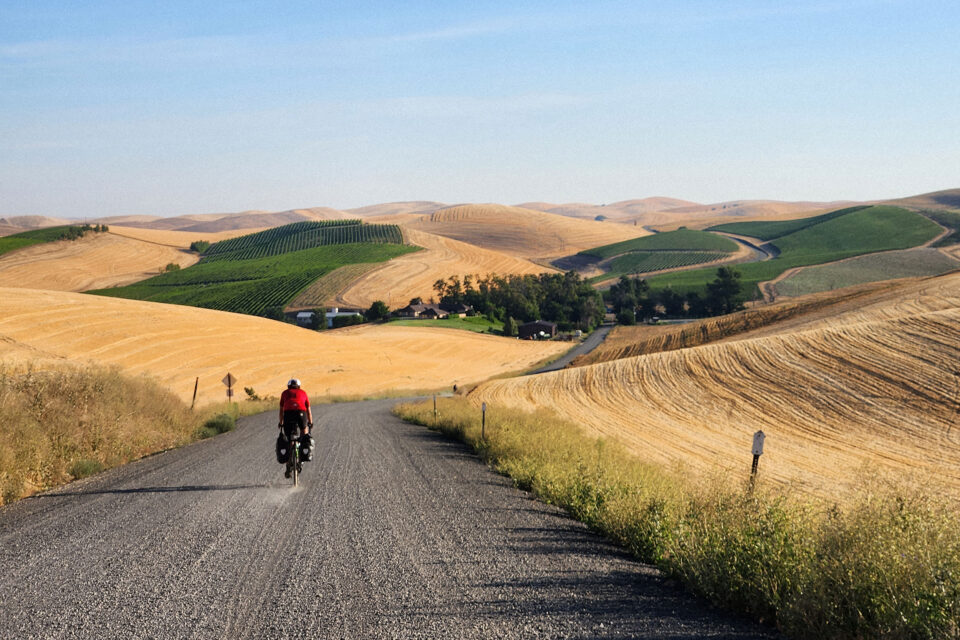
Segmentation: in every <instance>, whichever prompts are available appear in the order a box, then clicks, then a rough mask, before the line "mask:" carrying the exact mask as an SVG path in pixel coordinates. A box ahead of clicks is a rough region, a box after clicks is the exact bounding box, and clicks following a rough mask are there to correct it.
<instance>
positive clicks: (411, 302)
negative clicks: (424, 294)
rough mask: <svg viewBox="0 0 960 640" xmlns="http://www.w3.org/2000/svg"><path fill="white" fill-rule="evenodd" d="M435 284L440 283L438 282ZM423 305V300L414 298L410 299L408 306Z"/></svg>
mask: <svg viewBox="0 0 960 640" xmlns="http://www.w3.org/2000/svg"><path fill="white" fill-rule="evenodd" d="M437 282H440V281H439V280H438V281H437ZM415 304H423V298H421V297H419V296H417V297H416V298H410V305H411V306H413V305H415Z"/></svg>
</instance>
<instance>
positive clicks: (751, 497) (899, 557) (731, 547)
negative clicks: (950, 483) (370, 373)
mask: <svg viewBox="0 0 960 640" xmlns="http://www.w3.org/2000/svg"><path fill="white" fill-rule="evenodd" d="M438 409H439V411H438V413H439V419H437V420H435V419H434V413H433V404H432V403H431V402H427V403H417V404H403V405H399V406H398V407H397V408H396V409H395V412H396V413H397V415H399V416H400V417H402V418H404V419H405V420H408V421H410V422H414V423H417V424H422V425H426V426H429V427H431V428H436V429H438V430H440V431H442V432H443V433H445V434H448V435H450V436H452V437H455V438H458V439H460V440H462V441H464V442H466V443H467V444H469V445H470V446H472V447H473V448H474V450H475V451H477V453H478V454H479V455H480V456H481V457H482V458H483V459H484V460H486V461H487V462H488V463H489V464H490V465H491V466H492V467H493V468H494V469H495V470H497V471H498V472H500V473H503V474H506V475H508V476H509V477H511V478H513V480H514V482H515V484H516V485H517V486H518V487H520V488H523V489H526V490H530V491H533V492H534V493H535V494H536V495H537V496H538V497H539V498H540V499H541V500H543V501H545V502H547V503H550V504H555V505H557V506H560V507H562V508H564V509H566V510H567V511H568V512H569V513H570V514H571V515H572V516H573V517H575V518H577V519H578V520H581V521H583V522H585V523H586V524H588V525H589V526H590V527H592V528H593V529H595V530H597V531H599V532H601V533H603V534H605V535H606V536H608V537H609V538H611V539H612V540H614V541H616V542H617V543H619V544H621V545H623V546H624V547H626V548H627V549H629V550H630V551H631V552H632V553H633V554H634V555H635V556H636V557H637V558H639V559H640V560H643V561H645V562H650V563H653V564H655V565H656V566H657V567H659V568H660V569H661V570H662V571H663V572H664V573H665V574H667V575H670V576H673V577H675V578H678V579H679V580H681V581H682V582H683V583H685V584H686V585H687V586H688V587H689V588H690V589H691V590H692V591H694V592H696V593H698V594H700V595H702V596H704V597H706V598H707V599H709V600H710V601H711V602H713V603H715V604H717V605H720V606H723V607H725V608H728V609H731V610H734V611H738V612H741V613H745V614H747V615H749V616H751V617H753V618H754V619H755V620H758V621H762V622H766V623H769V624H773V625H776V626H777V627H778V628H779V629H780V630H782V631H783V632H784V633H786V634H787V635H788V636H790V637H792V638H798V639H807V638H810V639H813V638H818V639H819V638H837V639H840V638H929V639H933V638H958V637H960V516H958V515H957V512H956V504H955V503H950V502H946V501H941V500H938V499H937V498H935V497H932V496H930V495H927V494H925V493H924V492H922V491H917V490H915V489H904V490H902V491H897V490H894V489H890V488H889V487H887V488H885V489H878V490H870V489H866V488H865V489H864V490H863V491H862V492H860V493H859V494H857V495H853V496H849V499H845V500H844V502H843V503H842V505H828V504H825V503H822V502H814V501H813V500H814V499H812V498H804V499H799V498H795V497H792V496H789V495H787V494H785V493H783V492H782V491H779V490H776V489H768V488H765V487H764V484H763V482H762V476H761V477H760V480H759V482H758V486H757V490H756V491H754V492H752V493H751V492H750V491H749V490H748V489H747V487H746V486H745V483H743V484H739V483H737V482H735V481H733V480H732V479H731V478H728V477H720V476H718V477H715V478H706V479H705V478H703V477H698V478H696V479H692V478H687V477H685V476H684V475H683V474H681V473H680V472H679V471H673V470H670V469H665V468H663V467H659V466H655V465H650V464H645V463H644V462H642V461H640V460H638V459H637V458H636V457H634V456H631V455H630V454H628V453H627V452H626V451H624V450H623V449H621V448H620V447H619V446H617V445H616V444H615V443H611V442H607V441H604V440H598V439H594V438H591V437H589V436H587V435H585V434H584V433H583V432H582V430H581V429H580V428H579V427H577V426H576V425H574V424H571V423H568V422H564V421H563V420H561V419H559V418H558V417H557V416H556V415H555V414H552V413H550V412H546V411H544V412H539V413H521V412H510V413H504V414H501V413H499V412H497V411H496V410H495V408H492V409H493V410H491V411H490V412H488V420H487V425H486V437H485V439H481V437H480V412H479V411H478V410H477V408H476V407H474V406H473V405H472V404H470V403H469V402H467V401H466V400H464V399H458V398H455V399H441V400H440V401H439V404H438Z"/></svg>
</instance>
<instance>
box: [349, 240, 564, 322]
mask: <svg viewBox="0 0 960 640" xmlns="http://www.w3.org/2000/svg"><path fill="white" fill-rule="evenodd" d="M404 235H405V236H406V241H407V242H409V243H411V244H415V245H418V246H421V247H424V249H425V250H424V251H417V252H416V253H410V254H407V255H405V256H400V257H399V258H395V259H393V260H391V261H390V262H388V263H387V264H385V265H383V266H382V267H381V268H379V269H377V270H375V271H372V272H370V273H367V274H366V275H364V276H362V277H361V278H359V279H358V280H357V281H356V282H354V283H353V284H352V285H351V286H349V287H348V288H347V289H346V290H345V291H343V293H341V294H340V295H339V296H338V297H337V302H338V303H340V304H341V305H343V306H347V307H363V308H366V307H369V306H370V305H371V304H372V303H373V302H374V301H375V300H383V301H384V302H386V303H387V306H389V307H390V308H392V309H395V308H398V307H403V306H406V304H407V303H408V302H409V301H410V300H411V299H412V298H415V297H421V298H423V299H424V300H428V299H429V298H430V297H432V296H435V295H436V291H434V289H433V283H434V282H436V281H437V280H440V279H444V280H445V279H447V278H449V277H450V276H452V275H463V274H468V273H469V274H480V275H484V276H485V275H490V274H521V275H524V274H538V273H549V272H552V271H553V269H550V268H548V267H542V266H540V265H538V264H534V263H532V262H530V261H528V260H524V259H522V258H517V257H514V256H511V255H507V254H505V253H500V252H497V251H491V250H489V249H482V248H480V247H478V246H475V245H472V244H467V243H466V242H460V241H458V240H452V239H450V238H444V237H442V236H437V235H433V234H432V233H424V232H423V231H418V230H416V229H409V228H405V229H404Z"/></svg>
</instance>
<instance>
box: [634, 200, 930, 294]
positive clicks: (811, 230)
mask: <svg viewBox="0 0 960 640" xmlns="http://www.w3.org/2000/svg"><path fill="white" fill-rule="evenodd" d="M841 211H844V213H842V214H841V215H832V214H827V215H825V216H820V218H821V221H820V222H819V223H816V224H812V225H806V224H804V225H803V226H801V227H800V228H799V229H797V230H796V231H794V232H792V233H788V234H786V235H783V236H779V237H777V238H776V239H775V240H774V241H773V242H772V244H773V245H775V246H776V247H777V248H778V249H779V250H780V255H779V256H778V257H777V258H774V259H773V260H767V261H765V262H751V263H747V264H740V265H737V266H736V267H735V268H736V269H737V271H739V272H740V274H741V276H742V282H743V284H744V288H745V290H746V291H748V292H751V291H752V292H754V295H759V290H758V289H757V285H758V284H759V283H760V282H764V281H766V280H772V279H774V278H776V277H777V276H779V275H780V274H781V273H783V272H784V271H786V270H787V269H792V268H794V267H803V266H807V265H814V264H823V263H826V262H833V261H836V260H842V259H844V258H852V257H854V256H858V255H864V254H868V253H875V252H878V251H892V250H895V249H909V248H911V247H916V246H917V245H920V244H923V243H924V242H927V241H929V240H931V239H932V238H935V237H936V236H937V234H939V233H940V227H939V226H937V225H936V224H935V223H933V222H931V221H930V220H928V219H926V218H924V217H923V216H921V215H919V214H916V213H912V212H910V211H907V210H905V209H901V208H899V207H892V206H886V205H880V206H872V207H867V208H857V207H853V208H851V209H845V210H841ZM834 213H837V212H834ZM788 222H789V221H788ZM738 224H739V223H738ZM754 233H755V232H754ZM754 237H756V236H754ZM715 275H716V269H694V270H691V271H679V272H676V273H666V274H663V275H660V276H653V277H651V278H650V279H649V283H650V286H651V287H652V288H654V289H663V288H666V287H668V286H670V287H673V288H674V289H675V290H678V291H690V290H700V289H702V288H703V286H704V285H705V284H706V283H707V282H710V281H711V280H713V278H714V277H715Z"/></svg>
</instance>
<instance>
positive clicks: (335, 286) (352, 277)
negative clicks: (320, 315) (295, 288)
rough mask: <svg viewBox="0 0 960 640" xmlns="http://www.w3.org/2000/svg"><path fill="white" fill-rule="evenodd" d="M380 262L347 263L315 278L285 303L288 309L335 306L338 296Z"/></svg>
mask: <svg viewBox="0 0 960 640" xmlns="http://www.w3.org/2000/svg"><path fill="white" fill-rule="evenodd" d="M382 266H383V264H382V263H376V262H372V263H371V262H364V263H361V264H348V265H346V266H343V267H340V268H339V269H334V270H333V271H331V272H330V273H328V274H327V275H325V276H323V277H321V278H319V279H317V281H316V282H314V283H313V284H312V285H310V286H309V287H307V288H306V289H304V290H303V292H301V293H300V295H298V296H297V297H296V298H294V300H293V301H292V302H291V303H290V304H288V305H287V310H288V311H300V310H303V309H316V308H318V307H329V306H337V305H338V304H339V303H338V302H337V298H338V296H339V295H340V294H341V293H343V291H345V290H346V289H347V288H348V287H349V286H350V285H351V284H353V283H354V282H356V281H357V280H359V279H360V278H361V277H362V276H364V275H365V274H367V273H369V272H370V271H373V270H374V269H377V268H379V267H382Z"/></svg>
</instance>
